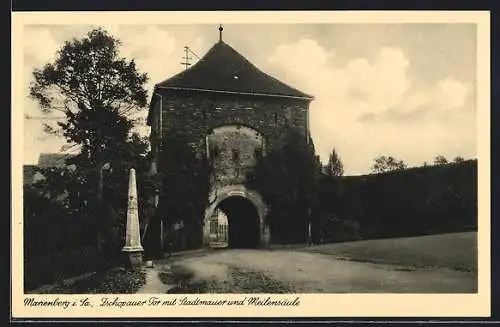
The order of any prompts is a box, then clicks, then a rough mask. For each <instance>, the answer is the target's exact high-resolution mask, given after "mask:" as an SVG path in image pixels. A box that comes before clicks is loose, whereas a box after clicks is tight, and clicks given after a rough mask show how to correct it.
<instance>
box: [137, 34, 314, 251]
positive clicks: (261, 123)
mask: <svg viewBox="0 0 500 327" xmlns="http://www.w3.org/2000/svg"><path fill="white" fill-rule="evenodd" d="M311 100H313V97H312V96H310V95H307V94H305V93H303V92H301V91H299V90H297V89H295V88H292V87H290V86H288V85H286V84H284V83H282V82H280V81H279V80H277V79H275V78H273V77H271V76H269V75H267V74H265V73H264V72H262V71H260V70H259V69H258V68H257V67H256V66H254V65H253V64H252V63H250V62H249V61H248V60H247V59H245V58H244V57H243V56H242V55H241V54H239V53H238V52H237V51H236V50H234V49H233V48H232V47H231V46H229V45H228V44H226V43H225V42H223V41H222V38H221V39H220V40H219V42H218V43H216V44H215V45H214V46H213V47H212V48H211V49H210V50H209V51H208V52H207V53H206V54H205V55H204V56H203V57H202V58H201V59H200V60H199V61H198V62H197V63H196V64H194V65H193V66H192V67H190V68H188V69H186V70H185V71H183V72H181V73H179V74H177V75H175V76H173V77H171V78H169V79H167V80H165V81H163V82H160V83H158V84H156V86H155V90H154V94H153V97H152V100H151V104H150V110H149V115H148V120H147V122H148V125H150V126H151V133H152V135H156V136H157V135H161V138H166V137H168V135H169V133H172V131H175V132H177V133H179V132H180V133H182V134H184V135H185V136H186V138H187V140H188V142H189V144H190V145H191V146H192V147H193V148H194V149H195V150H196V152H197V153H198V154H199V155H202V156H206V157H207V158H208V159H209V162H210V164H211V180H210V197H209V203H210V204H209V206H208V207H207V208H206V211H205V217H204V221H205V224H204V226H205V227H204V230H205V232H204V244H208V243H209V235H210V232H209V230H210V223H209V221H210V218H211V216H212V215H213V214H214V211H216V209H221V210H222V211H224V213H225V214H226V215H227V216H228V220H229V239H230V242H229V243H231V240H232V242H233V243H232V244H238V237H241V235H240V234H239V233H247V232H249V231H253V233H254V234H255V237H254V238H253V240H252V241H251V242H248V243H249V244H247V246H252V247H253V246H258V245H265V244H267V243H268V242H269V238H270V235H269V228H268V227H267V226H266V224H265V215H266V211H267V206H266V204H265V202H264V201H263V199H262V197H261V196H260V195H259V194H258V193H257V192H255V191H254V190H249V189H247V188H246V187H245V185H244V182H245V174H246V172H247V171H248V170H250V169H251V168H252V167H253V165H255V163H256V160H257V159H258V158H259V157H260V156H264V155H265V154H266V153H267V152H269V151H271V150H272V149H273V148H274V147H278V146H280V142H281V140H282V136H283V135H284V134H285V132H286V130H287V129H288V128H294V129H296V130H298V131H301V132H302V133H303V135H304V137H305V138H307V140H308V141H310V142H311V138H310V133H309V104H310V102H311ZM154 139H155V138H152V150H153V153H157V151H156V150H157V149H159V148H158V146H159V142H156V141H154ZM157 158H158V156H154V157H153V162H152V170H153V173H154V172H155V171H156V170H157V169H158V160H157ZM160 164H161V163H160ZM159 201H161V199H159ZM245 202H246V204H245ZM246 205H248V206H247V207H245V206H246ZM238 208H239V209H238ZM250 208H253V211H252V210H250ZM249 211H252V212H253V213H249ZM249 215H250V216H252V215H253V218H252V217H247V216H249ZM238 228H239V230H238ZM238 235H240V236H238Z"/></svg>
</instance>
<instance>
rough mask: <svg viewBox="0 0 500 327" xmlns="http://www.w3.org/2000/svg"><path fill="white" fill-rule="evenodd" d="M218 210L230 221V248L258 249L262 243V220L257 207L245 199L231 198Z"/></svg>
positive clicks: (222, 203)
mask: <svg viewBox="0 0 500 327" xmlns="http://www.w3.org/2000/svg"><path fill="white" fill-rule="evenodd" d="M218 208H219V209H220V210H222V211H223V212H224V213H225V214H226V216H227V220H228V224H229V226H228V234H229V235H228V247H229V248H256V247H258V246H259V242H260V219H259V213H258V211H257V208H256V207H255V205H254V204H253V203H252V202H251V201H250V200H248V199H246V198H243V197H239V196H238V197H229V198H227V199H225V200H223V201H222V202H221V203H220V204H219V205H218Z"/></svg>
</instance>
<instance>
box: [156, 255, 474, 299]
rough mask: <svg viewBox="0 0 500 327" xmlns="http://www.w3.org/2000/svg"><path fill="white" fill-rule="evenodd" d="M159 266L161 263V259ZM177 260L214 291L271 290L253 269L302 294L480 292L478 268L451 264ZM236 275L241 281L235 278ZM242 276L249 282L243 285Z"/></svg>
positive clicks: (315, 258) (324, 258)
mask: <svg viewBox="0 0 500 327" xmlns="http://www.w3.org/2000/svg"><path fill="white" fill-rule="evenodd" d="M157 265H158V266H159V267H161V262H159V263H157ZM172 265H173V267H181V268H182V269H183V270H186V271H189V272H190V273H191V274H192V276H191V277H190V278H191V279H192V280H193V281H196V282H207V283H208V284H209V285H210V290H209V291H210V292H220V293H227V292H228V289H230V288H231V285H233V286H234V285H236V286H237V287H236V286H234V287H236V288H235V292H239V291H241V289H243V290H245V291H247V292H249V293H250V292H252V287H253V288H256V290H255V291H254V292H261V293H266V289H265V287H267V286H264V288H263V287H262V285H261V286H258V285H257V284H255V282H252V280H251V278H248V276H249V274H253V275H252V276H253V278H254V279H255V278H264V279H263V282H264V283H266V285H268V284H269V285H272V283H270V282H269V281H275V282H276V284H277V285H281V286H279V287H278V288H277V289H281V288H283V287H284V289H285V291H286V289H293V290H294V291H295V292H297V293H356V292H359V293H367V292H374V293H375V292H384V293H473V292H476V291H477V276H476V274H475V273H470V272H469V273H468V272H460V271H456V270H453V269H449V268H436V267H434V268H415V267H410V266H398V265H389V264H377V263H367V262H353V261H345V260H339V259H336V258H335V257H334V256H332V255H327V254H321V253H307V252H301V251H291V250H273V251H268V250H220V251H215V252H210V253H207V254H205V255H202V256H196V257H179V258H175V259H174V261H173V262H172ZM259 276H260V277H259ZM240 277H242V279H241V280H240ZM235 278H238V279H239V280H238V281H235V280H234V279H235ZM245 278H246V279H245ZM242 280H243V281H244V283H246V284H247V285H242ZM245 280H246V281H245ZM250 284H251V285H250ZM228 285H229V286H228ZM269 287H270V289H268V292H269V293H275V292H277V291H276V289H275V287H274V286H269ZM158 292H162V291H161V290H158ZM162 293H163V292H162Z"/></svg>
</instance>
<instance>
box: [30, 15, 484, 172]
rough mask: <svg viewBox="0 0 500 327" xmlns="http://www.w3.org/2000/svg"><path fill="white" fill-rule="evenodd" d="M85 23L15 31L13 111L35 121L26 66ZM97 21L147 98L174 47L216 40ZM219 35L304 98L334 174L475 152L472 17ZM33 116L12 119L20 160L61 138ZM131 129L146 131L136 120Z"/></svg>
mask: <svg viewBox="0 0 500 327" xmlns="http://www.w3.org/2000/svg"><path fill="white" fill-rule="evenodd" d="M95 27H97V26H90V25H52V26H51V25H27V26H24V30H23V40H22V41H23V68H24V72H23V73H24V80H23V82H24V89H25V93H26V97H27V100H26V101H25V104H24V111H25V114H27V115H29V116H31V117H41V116H42V113H41V111H40V109H39V108H38V105H37V103H36V102H34V101H33V100H31V99H29V98H28V95H29V84H30V82H31V81H32V71H33V69H34V68H38V67H42V66H43V65H44V64H45V63H47V62H51V61H53V60H54V58H55V55H56V52H57V50H58V49H59V48H60V47H61V46H62V45H63V43H64V41H66V40H69V39H71V38H74V37H76V38H80V37H83V36H84V35H85V34H86V33H87V32H89V31H90V30H91V29H92V28H95ZM103 27H104V29H106V30H107V31H108V32H110V33H111V34H112V35H114V36H115V37H117V38H118V39H120V40H121V41H122V46H121V47H120V55H121V56H123V57H126V58H129V59H132V58H133V59H135V61H136V63H137V67H138V69H139V70H140V71H141V72H145V73H147V74H148V75H149V81H148V84H147V85H146V87H147V89H148V94H149V97H151V92H152V89H153V87H154V85H155V84H156V83H159V82H161V81H163V80H165V79H167V78H168V77H171V76H173V75H174V74H176V73H179V72H181V71H182V70H183V69H184V67H183V66H182V65H181V61H183V60H182V57H183V56H184V46H189V47H190V48H191V49H192V50H193V51H194V52H195V53H196V54H197V55H198V56H199V57H202V55H204V54H205V53H206V51H207V50H208V49H210V47H212V46H213V45H214V44H215V43H216V42H217V41H218V38H219V31H218V26H217V25H109V26H107V25H104V26H103ZM223 39H224V41H225V42H226V43H227V44H229V45H230V46H232V47H233V48H234V49H235V50H236V51H238V52H239V53H241V54H242V55H243V56H245V57H246V58H247V59H248V60H250V61H251V62H252V63H253V64H254V65H256V66H257V67H258V68H259V69H261V70H262V71H264V72H266V73H268V74H270V75H272V76H274V77H275V78H277V79H279V80H281V81H283V82H285V83H287V84H289V85H291V86H293V87H295V88H297V89H299V90H301V91H303V92H306V93H308V94H311V95H313V96H314V97H315V100H314V101H313V102H312V103H311V105H310V129H311V134H312V137H313V141H314V145H315V149H316V153H317V154H318V155H319V156H320V158H321V160H322V161H323V162H326V161H327V160H328V156H329V154H330V153H331V151H332V149H335V150H336V152H337V153H338V154H339V156H340V158H341V160H342V162H343V165H344V170H345V174H346V175H359V174H366V173H369V172H370V168H371V166H372V164H373V160H374V159H375V158H376V157H378V156H381V155H386V156H389V155H390V156H393V157H395V158H397V159H400V160H404V161H405V162H406V163H407V165H408V166H409V167H413V166H421V165H422V164H423V163H424V162H427V163H432V162H433V160H434V158H435V157H436V156H437V155H444V156H445V157H447V158H448V159H450V160H451V159H453V158H454V157H456V156H461V157H463V158H465V159H471V158H476V146H477V144H476V110H477V108H476V25H474V24H465V23H464V24H461V23H453V24H450V23H448V24H435V23H432V24H431V23H422V24H410V23H407V24H380V23H379V24H359V23H356V24H347V23H342V24H291V25H289V24H275V25H264V24H228V25H224V32H223ZM146 115H147V110H144V111H143V112H142V113H139V114H137V116H136V117H139V118H141V117H144V118H145V117H146ZM55 116H58V114H55ZM43 121H44V120H40V119H25V120H24V135H25V136H24V137H25V139H24V143H25V144H24V163H25V164H34V163H36V162H37V160H38V156H39V154H40V153H42V152H52V153H55V152H60V151H61V146H63V145H64V144H65V141H64V139H60V138H57V137H54V136H49V135H47V134H45V133H44V132H43V127H42V122H43ZM48 121H54V120H48ZM137 130H138V131H139V132H140V133H142V134H144V135H148V134H149V128H148V127H147V126H145V124H143V126H140V127H138V128H137ZM75 150H76V149H75V148H73V149H69V150H67V151H66V152H64V153H71V151H75Z"/></svg>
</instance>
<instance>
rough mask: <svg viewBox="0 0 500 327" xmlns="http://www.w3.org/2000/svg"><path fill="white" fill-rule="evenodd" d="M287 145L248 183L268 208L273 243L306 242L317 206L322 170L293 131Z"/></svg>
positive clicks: (287, 136) (267, 157)
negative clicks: (308, 229)
mask: <svg viewBox="0 0 500 327" xmlns="http://www.w3.org/2000/svg"><path fill="white" fill-rule="evenodd" d="M283 144H284V145H283V146H282V147H278V148H276V149H274V150H273V151H271V152H270V153H267V154H266V155H265V156H264V157H262V158H261V159H260V160H258V162H257V164H256V166H255V167H254V169H253V171H252V172H251V173H249V174H248V175H247V179H246V183H247V186H248V187H249V188H252V189H255V190H257V191H258V192H259V193H260V194H261V195H262V196H263V198H264V201H265V202H266V203H267V204H268V207H269V212H268V214H267V217H266V219H267V223H268V224H269V225H270V227H271V235H272V238H273V242H281V243H297V242H305V241H307V236H308V234H307V226H308V224H309V223H312V218H313V214H314V211H315V208H316V205H317V193H318V179H319V175H320V168H321V166H320V165H319V162H318V160H317V158H316V156H315V155H314V149H313V147H312V146H311V145H310V144H309V143H307V142H306V139H305V138H304V136H303V135H302V134H301V133H300V132H298V131H295V130H289V132H288V133H287V134H285V135H284V137H283Z"/></svg>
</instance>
